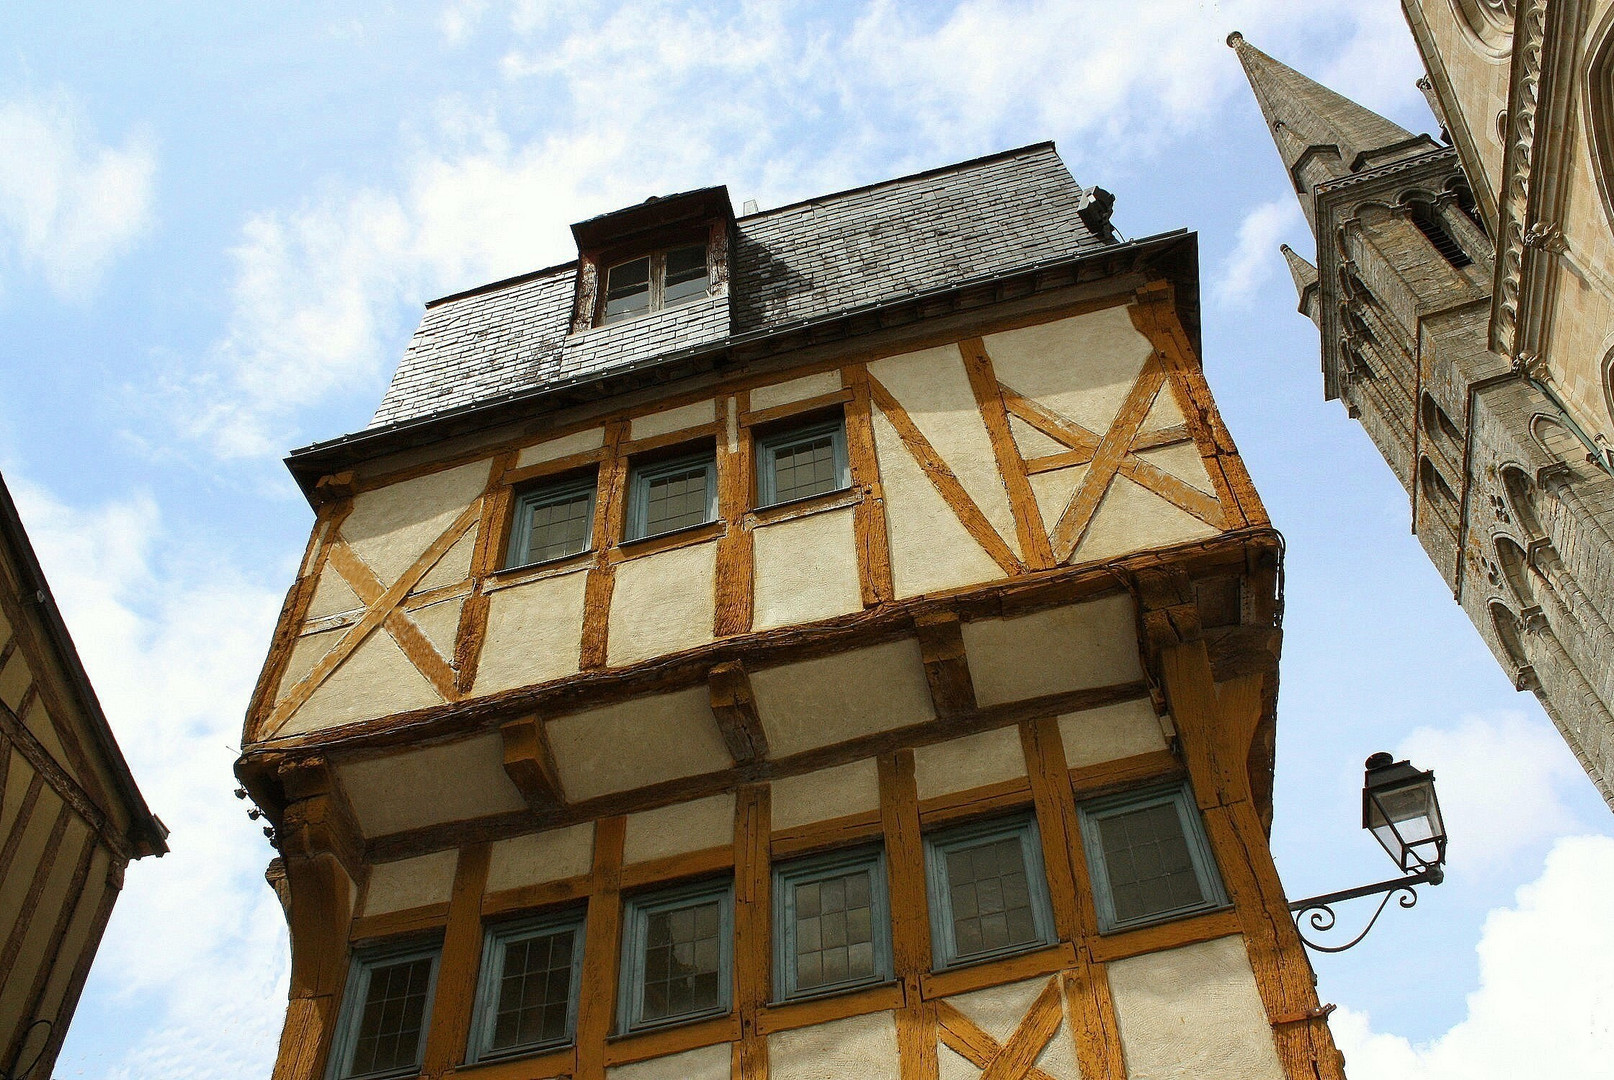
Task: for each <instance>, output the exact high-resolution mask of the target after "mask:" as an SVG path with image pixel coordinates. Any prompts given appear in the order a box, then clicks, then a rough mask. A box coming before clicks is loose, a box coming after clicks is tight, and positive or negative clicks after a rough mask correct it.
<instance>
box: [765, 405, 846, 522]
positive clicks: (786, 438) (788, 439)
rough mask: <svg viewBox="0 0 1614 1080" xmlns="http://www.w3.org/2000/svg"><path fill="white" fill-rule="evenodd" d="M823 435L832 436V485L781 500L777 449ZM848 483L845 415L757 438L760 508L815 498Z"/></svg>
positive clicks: (844, 486)
mask: <svg viewBox="0 0 1614 1080" xmlns="http://www.w3.org/2000/svg"><path fill="white" fill-rule="evenodd" d="M825 435H830V436H831V437H832V439H833V443H832V447H833V453H834V455H835V486H834V487H833V488H831V489H830V490H829V491H820V492H815V493H814V494H812V495H796V496H792V497H791V498H788V499H781V498H780V497H779V478H778V467H777V464H776V459H777V457H778V454H779V451H780V450H783V449H785V448H787V447H790V446H794V445H795V444H797V443H803V442H810V441H812V440H815V439H820V438H822V437H823V436H825ZM851 486H852V466H851V462H850V461H849V460H848V459H847V456H846V418H845V417H844V416H841V417H837V418H835V419H834V420H819V421H817V422H815V423H811V424H804V425H802V426H800V427H794V428H789V429H788V430H785V431H777V432H774V433H773V434H771V435H765V436H763V437H761V438H759V439H757V505H758V506H759V507H762V506H778V505H781V504H783V503H787V502H796V501H798V500H800V499H814V498H818V497H820V496H823V495H831V494H834V493H835V492H837V491H845V490H847V489H848V488H850V487H851Z"/></svg>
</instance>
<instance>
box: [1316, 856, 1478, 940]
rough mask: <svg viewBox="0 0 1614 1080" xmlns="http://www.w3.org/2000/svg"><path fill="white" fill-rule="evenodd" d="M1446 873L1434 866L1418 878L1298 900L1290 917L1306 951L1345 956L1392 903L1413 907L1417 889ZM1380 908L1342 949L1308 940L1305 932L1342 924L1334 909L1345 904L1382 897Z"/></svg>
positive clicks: (1321, 931) (1434, 882)
mask: <svg viewBox="0 0 1614 1080" xmlns="http://www.w3.org/2000/svg"><path fill="white" fill-rule="evenodd" d="M1445 877H1446V875H1445V873H1444V872H1443V871H1442V870H1441V869H1440V867H1438V866H1431V867H1428V868H1427V869H1424V870H1420V871H1419V872H1418V873H1416V874H1409V875H1407V876H1406V877H1404V878H1396V879H1395V880H1393V881H1381V882H1379V883H1378V884H1376V885H1361V886H1358V887H1357V888H1354V889H1342V890H1340V891H1339V892H1332V893H1324V894H1323V895H1321V896H1313V897H1309V898H1307V899H1305V900H1296V901H1295V902H1294V903H1292V904H1290V905H1289V913H1290V914H1291V915H1293V916H1294V920H1295V929H1296V930H1297V931H1299V933H1300V940H1301V941H1302V942H1304V943H1305V945H1306V947H1307V948H1310V949H1315V950H1317V951H1318V952H1322V953H1342V952H1344V951H1345V950H1346V949H1349V948H1351V947H1352V946H1354V945H1356V944H1357V943H1359V942H1360V941H1361V940H1362V939H1363V938H1365V937H1367V934H1368V931H1369V930H1372V929H1373V926H1374V924H1375V923H1377V922H1378V921H1379V916H1380V915H1382V914H1384V909H1385V908H1387V907H1389V906H1390V901H1391V900H1395V901H1396V903H1397V904H1398V905H1399V906H1401V907H1403V908H1410V907H1414V906H1416V905H1417V903H1418V890H1417V889H1416V888H1414V886H1417V885H1439V884H1440V883H1441V882H1442V881H1443V880H1445ZM1381 895H1382V899H1380V900H1379V906H1378V907H1377V908H1375V909H1374V910H1373V915H1372V917H1371V918H1369V919H1368V920H1367V925H1366V926H1364V927H1362V929H1361V931H1360V932H1359V933H1358V934H1357V935H1356V936H1355V937H1353V938H1351V939H1350V940H1349V941H1347V942H1345V943H1344V944H1342V945H1329V944H1326V943H1325V942H1323V941H1320V940H1313V939H1312V938H1309V937H1307V936H1306V929H1307V927H1310V929H1311V930H1312V931H1313V932H1314V933H1317V934H1327V933H1329V932H1331V931H1332V930H1333V929H1334V927H1335V926H1336V925H1338V922H1339V916H1338V915H1337V914H1336V913H1335V911H1334V905H1335V904H1339V903H1343V902H1344V901H1346V900H1356V899H1360V898H1361V897H1365V896H1381Z"/></svg>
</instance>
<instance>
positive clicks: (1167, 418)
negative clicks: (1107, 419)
mask: <svg viewBox="0 0 1614 1080" xmlns="http://www.w3.org/2000/svg"><path fill="white" fill-rule="evenodd" d="M1187 423H1188V418H1187V417H1186V416H1184V415H1183V414H1182V409H1180V408H1179V407H1178V406H1177V395H1176V394H1173V393H1172V392H1171V387H1170V386H1169V385H1167V386H1165V387H1162V388H1161V390H1160V393H1159V394H1157V395H1156V396H1155V399H1154V404H1153V405H1151V406H1149V413H1148V415H1147V416H1145V417H1144V418H1143V423H1142V424H1141V425H1140V426H1139V427H1138V432H1139V433H1140V434H1145V435H1146V434H1149V433H1151V432H1155V431H1164V430H1165V429H1166V428H1171V427H1181V426H1184V425H1186V424H1187Z"/></svg>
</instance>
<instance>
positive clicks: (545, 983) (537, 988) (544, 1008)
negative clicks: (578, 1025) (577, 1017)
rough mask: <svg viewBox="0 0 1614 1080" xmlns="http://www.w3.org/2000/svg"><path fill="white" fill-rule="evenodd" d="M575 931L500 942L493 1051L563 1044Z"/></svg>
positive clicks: (491, 1044)
mask: <svg viewBox="0 0 1614 1080" xmlns="http://www.w3.org/2000/svg"><path fill="white" fill-rule="evenodd" d="M576 944H577V929H576V927H574V926H568V927H565V928H563V929H559V930H547V931H544V932H542V933H538V934H534V935H533V936H531V937H525V938H517V939H515V940H512V941H509V942H507V943H506V944H505V945H504V963H503V965H502V967H501V969H500V973H499V975H500V977H499V984H498V991H497V992H498V1004H497V1007H496V1009H495V1011H494V1020H493V1038H492V1040H491V1042H490V1045H489V1049H491V1050H507V1049H510V1048H512V1047H518V1046H536V1045H547V1044H552V1043H559V1042H564V1041H565V1040H566V1039H567V1038H568V1037H569V1035H570V1032H569V1031H567V1029H566V1020H567V1015H568V1012H569V1007H570V1004H571V993H572V957H573V952H574V950H575V948H576Z"/></svg>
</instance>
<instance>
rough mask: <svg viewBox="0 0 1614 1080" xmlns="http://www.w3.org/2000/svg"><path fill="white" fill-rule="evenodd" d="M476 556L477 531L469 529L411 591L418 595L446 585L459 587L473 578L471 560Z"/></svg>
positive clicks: (411, 593)
mask: <svg viewBox="0 0 1614 1080" xmlns="http://www.w3.org/2000/svg"><path fill="white" fill-rule="evenodd" d="M475 554H476V529H475V528H471V529H467V530H466V532H465V535H464V536H462V537H460V538H459V539H458V540H456V541H454V546H453V547H451V548H449V549H448V550H447V551H446V552H444V553H443V557H442V558H441V559H438V560H437V564H436V565H435V566H433V567H432V568H431V569H430V570H428V571H426V576H425V577H423V578H421V579H420V583H419V584H418V585H416V586H415V587H414V588H413V589H411V590H410V591H409V594H410V595H411V596H413V595H415V594H416V593H423V592H429V591H430V590H432V589H440V588H442V587H443V586H444V585H458V584H459V583H460V582H462V581H464V580H465V579H466V578H468V577H470V576H471V558H472V557H473V556H474V555H475Z"/></svg>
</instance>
